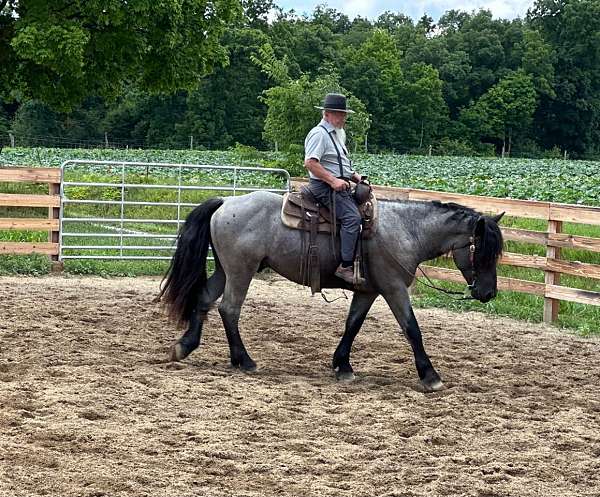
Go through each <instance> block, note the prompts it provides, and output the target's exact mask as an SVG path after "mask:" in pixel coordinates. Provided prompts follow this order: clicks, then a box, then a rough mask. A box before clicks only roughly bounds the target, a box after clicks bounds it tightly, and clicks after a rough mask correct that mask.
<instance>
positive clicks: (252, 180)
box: [59, 160, 291, 261]
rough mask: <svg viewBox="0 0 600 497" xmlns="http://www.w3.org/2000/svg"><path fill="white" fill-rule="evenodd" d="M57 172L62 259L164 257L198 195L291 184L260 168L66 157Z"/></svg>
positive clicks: (282, 174) (281, 189)
mask: <svg viewBox="0 0 600 497" xmlns="http://www.w3.org/2000/svg"><path fill="white" fill-rule="evenodd" d="M61 170H62V175H61V177H62V182H61V185H60V198H61V207H60V237H59V244H60V250H59V260H61V261H63V260H66V259H120V260H127V259H133V260H136V259H137V260H169V259H171V254H169V253H166V252H172V251H173V250H174V248H175V247H174V240H175V238H176V237H177V232H178V231H179V227H180V226H181V224H182V223H183V222H184V221H185V216H186V215H187V212H188V211H189V210H191V209H193V208H194V207H196V206H197V205H198V204H199V203H201V202H202V201H203V199H204V198H206V197H207V195H205V194H204V193H203V192H214V193H215V195H220V196H223V195H237V194H239V193H242V194H244V193H248V192H252V191H258V190H263V191H270V192H275V193H285V192H287V191H289V190H290V187H291V183H290V175H289V173H288V172H287V171H286V170H285V169H275V168H273V169H271V168H264V167H239V166H215V165H207V164H168V163H159V162H122V161H96V160H69V161H66V162H64V163H63V164H62V166H61ZM209 196H210V195H209ZM195 200H196V201H195ZM167 241H169V242H170V243H168V244H167V243H166V242H167ZM132 242H133V243H132ZM144 242H145V243H144Z"/></svg>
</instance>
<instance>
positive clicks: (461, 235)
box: [390, 202, 469, 264]
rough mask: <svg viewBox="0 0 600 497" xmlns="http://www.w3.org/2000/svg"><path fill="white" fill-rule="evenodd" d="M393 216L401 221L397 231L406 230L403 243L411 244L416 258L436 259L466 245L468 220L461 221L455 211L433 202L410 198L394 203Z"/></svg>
mask: <svg viewBox="0 0 600 497" xmlns="http://www.w3.org/2000/svg"><path fill="white" fill-rule="evenodd" d="M391 211H392V212H391V213H390V214H391V217H392V219H394V220H395V221H394V222H395V223H398V228H399V229H398V230H392V231H393V232H396V233H404V234H407V235H408V236H404V237H403V238H404V239H403V240H402V241H401V242H400V241H399V240H398V241H397V242H400V243H401V245H404V246H406V244H407V243H408V244H410V245H412V253H413V254H414V262H415V263H416V264H420V263H421V262H423V261H426V260H429V259H434V258H435V257H439V256H440V255H442V254H446V253H448V252H450V251H451V250H452V249H453V248H455V247H459V246H462V245H464V244H465V243H466V242H467V241H468V238H469V229H468V227H467V225H466V223H458V222H456V221H455V220H453V219H451V218H452V213H451V212H448V211H446V210H443V209H439V208H436V207H434V206H432V205H431V204H427V203H421V202H407V203H401V204H397V205H393V206H391Z"/></svg>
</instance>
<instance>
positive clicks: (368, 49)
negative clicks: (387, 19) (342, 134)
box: [342, 29, 404, 150]
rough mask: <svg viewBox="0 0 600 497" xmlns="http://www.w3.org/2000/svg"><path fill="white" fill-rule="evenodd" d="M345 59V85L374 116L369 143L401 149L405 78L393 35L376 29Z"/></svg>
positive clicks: (376, 146)
mask: <svg viewBox="0 0 600 497" xmlns="http://www.w3.org/2000/svg"><path fill="white" fill-rule="evenodd" d="M344 60H345V61H346V64H345V66H344V68H343V70H342V82H343V84H344V86H346V87H347V88H348V89H349V90H350V91H351V92H352V93H353V94H354V95H356V96H357V97H358V98H359V99H360V100H361V101H362V102H364V104H365V106H366V108H367V109H368V110H369V113H370V114H371V116H372V122H373V126H372V128H371V129H370V131H369V143H370V144H371V145H373V146H374V147H373V148H378V149H381V148H383V149H387V150H390V149H398V148H399V147H401V146H402V144H401V138H400V137H399V133H398V127H399V126H401V125H402V121H401V119H400V116H399V112H401V105H402V103H403V101H402V97H403V93H402V89H403V85H404V75H403V73H402V68H401V67H400V52H399V51H398V47H397V46H396V42H395V40H394V38H393V36H392V35H390V34H389V33H388V32H387V31H384V30H382V29H376V30H374V31H373V33H372V34H371V36H370V37H369V38H368V39H367V40H366V41H365V42H364V43H363V44H362V45H361V46H360V47H359V48H358V50H348V53H347V54H346V56H345V57H344Z"/></svg>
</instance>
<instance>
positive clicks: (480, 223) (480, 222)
mask: <svg viewBox="0 0 600 497" xmlns="http://www.w3.org/2000/svg"><path fill="white" fill-rule="evenodd" d="M484 234H485V216H479V219H477V224H475V236H478V237H480V238H483V235H484Z"/></svg>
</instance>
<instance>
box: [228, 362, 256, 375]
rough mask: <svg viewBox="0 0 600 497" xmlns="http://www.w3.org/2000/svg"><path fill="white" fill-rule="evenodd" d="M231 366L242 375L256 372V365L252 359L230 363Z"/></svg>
mask: <svg viewBox="0 0 600 497" xmlns="http://www.w3.org/2000/svg"><path fill="white" fill-rule="evenodd" d="M231 365H232V366H233V367H234V368H238V369H239V370H240V371H242V372H244V373H254V372H255V371H256V369H257V368H256V363H255V362H254V361H253V360H252V359H245V360H243V361H239V362H238V361H235V362H234V361H231Z"/></svg>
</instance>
